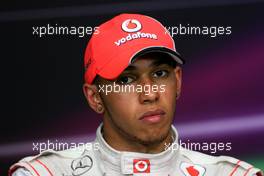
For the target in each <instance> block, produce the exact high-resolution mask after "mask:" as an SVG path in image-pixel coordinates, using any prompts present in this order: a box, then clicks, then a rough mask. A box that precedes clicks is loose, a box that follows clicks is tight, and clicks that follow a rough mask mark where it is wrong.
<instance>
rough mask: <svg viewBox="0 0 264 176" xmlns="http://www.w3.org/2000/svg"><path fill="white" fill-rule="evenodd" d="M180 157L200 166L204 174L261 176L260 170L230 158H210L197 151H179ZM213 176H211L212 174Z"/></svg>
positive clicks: (210, 156)
mask: <svg viewBox="0 0 264 176" xmlns="http://www.w3.org/2000/svg"><path fill="white" fill-rule="evenodd" d="M181 155H182V157H183V158H184V159H183V160H184V161H186V162H185V163H190V164H193V165H197V167H199V166H201V167H202V168H204V169H205V170H206V172H209V173H210V172H212V173H213V172H215V171H216V170H217V173H218V174H220V175H232V176H235V175H245V176H255V175H256V176H263V173H262V172H261V170H260V169H257V168H255V167H254V166H252V165H251V164H249V163H247V162H245V161H241V160H239V159H236V158H234V157H230V156H212V155H208V154H204V153H201V152H197V151H191V150H187V149H184V148H183V149H181ZM212 175H213V174H212Z"/></svg>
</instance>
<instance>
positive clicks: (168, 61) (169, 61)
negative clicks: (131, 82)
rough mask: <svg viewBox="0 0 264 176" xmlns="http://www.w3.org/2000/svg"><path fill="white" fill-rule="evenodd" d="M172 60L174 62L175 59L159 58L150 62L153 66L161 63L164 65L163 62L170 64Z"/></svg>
mask: <svg viewBox="0 0 264 176" xmlns="http://www.w3.org/2000/svg"><path fill="white" fill-rule="evenodd" d="M172 62H174V61H173V60H170V59H157V60H155V61H153V62H152V63H151V64H150V66H151V67H153V66H159V65H162V64H168V65H170V64H171V63H172Z"/></svg>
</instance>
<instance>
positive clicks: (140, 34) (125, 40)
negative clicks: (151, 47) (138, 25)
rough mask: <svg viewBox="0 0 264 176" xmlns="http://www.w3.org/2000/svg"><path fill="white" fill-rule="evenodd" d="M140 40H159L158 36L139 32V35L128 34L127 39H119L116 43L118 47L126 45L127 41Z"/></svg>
mask: <svg viewBox="0 0 264 176" xmlns="http://www.w3.org/2000/svg"><path fill="white" fill-rule="evenodd" d="M138 38H149V39H155V40H157V39H158V37H157V35H156V34H150V33H144V32H137V33H133V34H128V35H127V36H126V37H123V38H121V39H119V40H118V41H116V42H115V44H116V45H117V46H120V45H122V44H124V43H126V42H127V41H130V40H134V39H138Z"/></svg>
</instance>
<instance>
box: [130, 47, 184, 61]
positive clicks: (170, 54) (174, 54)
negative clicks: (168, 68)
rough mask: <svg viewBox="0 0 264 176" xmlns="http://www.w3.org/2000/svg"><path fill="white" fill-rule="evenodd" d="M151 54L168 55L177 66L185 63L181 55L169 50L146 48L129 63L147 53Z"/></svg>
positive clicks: (164, 48)
mask: <svg viewBox="0 0 264 176" xmlns="http://www.w3.org/2000/svg"><path fill="white" fill-rule="evenodd" d="M152 52H161V53H165V54H168V55H169V56H171V57H172V58H173V59H174V60H175V61H176V62H177V63H178V64H180V65H183V64H184V63H185V60H184V59H183V58H182V57H181V55H180V54H179V53H178V52H176V51H174V50H171V49H169V48H166V47H156V46H155V47H148V48H144V49H142V50H140V51H138V52H137V53H136V54H135V55H134V56H133V57H132V58H131V60H130V63H133V62H134V61H135V60H136V58H138V57H140V56H142V55H144V54H147V53H152Z"/></svg>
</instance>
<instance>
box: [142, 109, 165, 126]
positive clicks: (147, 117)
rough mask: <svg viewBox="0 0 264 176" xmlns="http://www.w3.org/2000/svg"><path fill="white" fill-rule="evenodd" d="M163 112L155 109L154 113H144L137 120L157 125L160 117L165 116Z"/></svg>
mask: <svg viewBox="0 0 264 176" xmlns="http://www.w3.org/2000/svg"><path fill="white" fill-rule="evenodd" d="M165 114H166V113H165V111H163V110H162V109H157V110H155V111H148V112H146V113H144V114H143V115H142V116H141V117H140V118H139V120H142V121H144V122H148V123H157V122H159V121H160V120H161V117H162V116H163V115H165Z"/></svg>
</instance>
